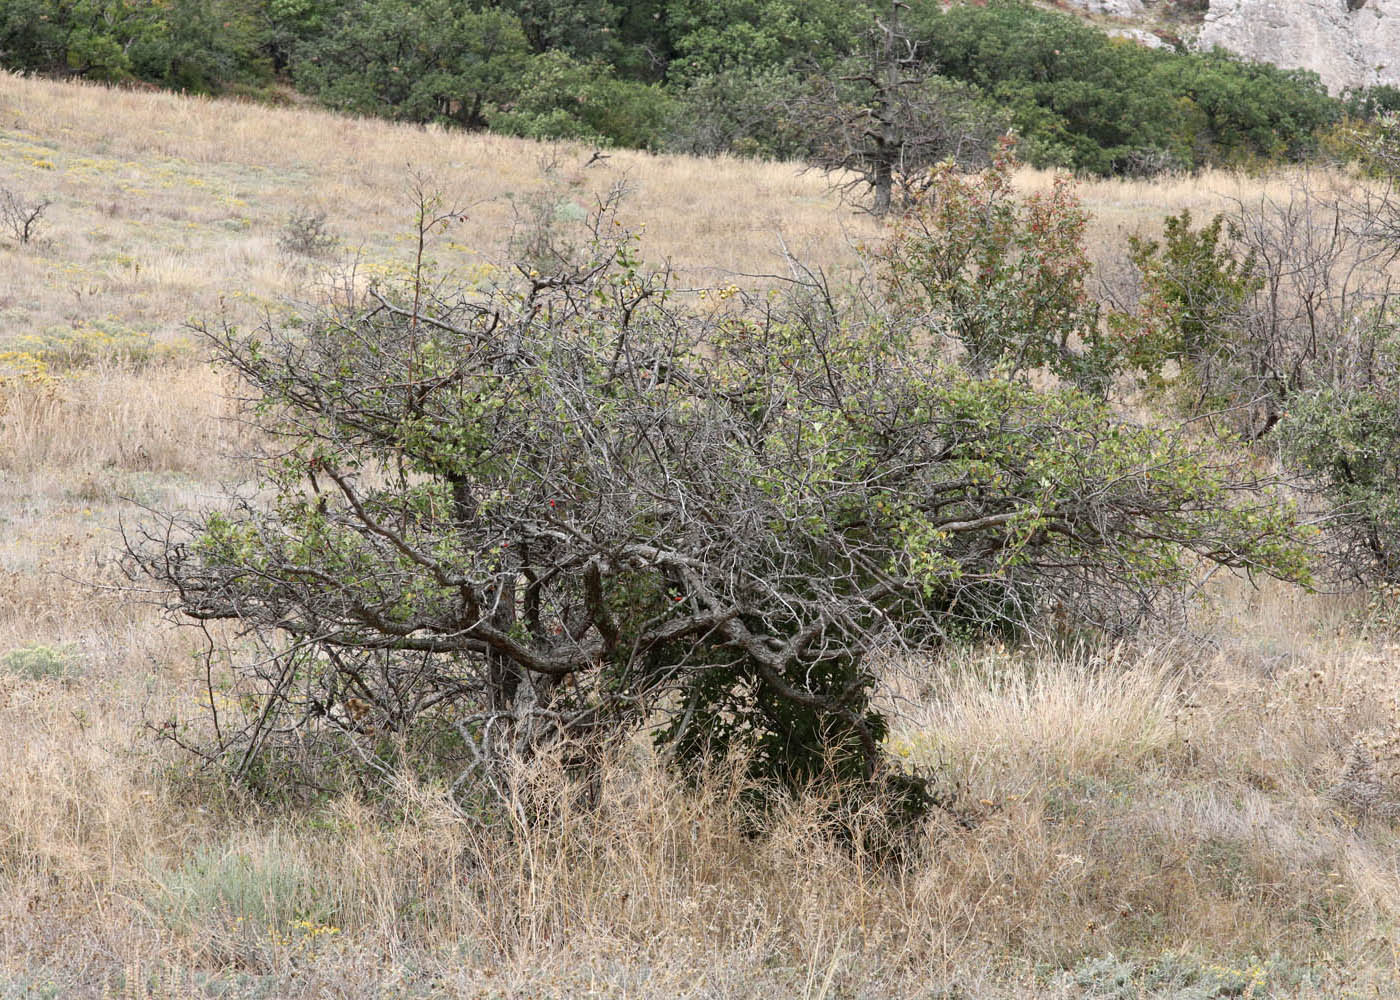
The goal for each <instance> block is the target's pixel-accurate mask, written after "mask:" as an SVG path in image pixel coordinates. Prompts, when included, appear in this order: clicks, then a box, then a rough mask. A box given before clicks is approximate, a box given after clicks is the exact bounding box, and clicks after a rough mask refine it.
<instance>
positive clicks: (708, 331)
mask: <svg viewBox="0 0 1400 1000" xmlns="http://www.w3.org/2000/svg"><path fill="white" fill-rule="evenodd" d="M954 184H955V181H954V178H952V177H951V176H949V177H945V178H944V179H943V180H942V185H943V187H945V188H947V189H948V191H939V192H937V193H936V194H935V195H933V196H931V197H933V198H941V197H943V195H945V194H948V193H950V192H954V191H955V187H954ZM609 204H612V203H611V202H609ZM419 216H420V220H421V226H420V235H421V236H422V237H424V238H431V237H432V236H433V234H436V233H440V232H442V230H443V229H444V228H446V227H450V226H451V225H452V223H453V220H454V219H455V218H456V213H454V212H451V211H439V210H437V209H435V208H434V207H433V205H432V204H431V203H429V202H423V203H421V204H420V212H419ZM1018 217H1019V216H1018ZM1030 217H1031V218H1032V219H1034V218H1036V216H1035V215H1034V213H1032V214H1031V216H1030ZM615 222H616V220H615V218H614V217H613V216H612V215H611V214H609V212H607V211H605V212H604V213H603V214H602V215H601V216H598V217H595V218H593V219H592V220H591V224H590V227H589V232H590V233H591V242H590V243H589V244H588V247H589V248H588V249H587V250H586V251H585V252H584V253H583V255H582V256H575V255H567V254H560V255H557V259H558V260H559V265H558V266H557V268H551V267H540V266H535V267H532V268H528V269H526V268H521V269H518V270H517V269H509V270H502V271H501V272H499V273H500V274H501V275H502V276H503V280H502V282H501V283H500V284H499V285H496V286H494V287H489V288H485V289H470V288H459V287H454V286H453V284H451V283H441V282H439V281H437V280H435V279H433V278H431V277H430V276H429V275H427V274H423V273H419V274H418V275H417V277H416V278H415V280H414V281H412V282H410V283H409V284H408V285H407V286H406V287H379V288H373V289H370V290H369V291H368V292H367V293H366V294H365V296H364V297H363V298H362V299H361V300H359V301H356V302H354V303H353V305H350V306H345V307H343V308H339V309H332V310H329V311H325V312H321V313H318V314H315V315H313V316H311V317H309V319H308V322H306V323H305V324H300V325H298V326H297V327H296V328H295V329H291V330H288V329H282V328H279V327H276V326H267V327H265V328H263V329H261V330H259V331H257V332H256V333H255V334H253V335H251V336H250V335H245V334H243V333H241V332H238V331H235V330H232V329H227V328H222V327H214V328H211V329H209V330H208V331H207V334H208V338H209V342H210V345H211V347H212V348H213V350H214V351H215V353H216V355H217V356H218V358H219V359H220V360H221V361H222V363H223V364H224V365H225V366H226V367H227V368H229V369H230V370H232V371H233V372H234V373H235V374H236V375H237V376H238V377H239V378H240V379H241V380H242V381H243V382H244V383H245V384H246V386H247V388H248V389H249V391H250V395H251V398H252V399H253V400H255V401H256V402H255V404H254V408H253V411H252V413H251V414H250V416H252V417H253V418H255V419H256V420H257V421H258V422H259V423H261V424H262V425H263V426H264V427H265V428H266V429H267V430H268V431H269V432H271V433H272V434H274V435H276V436H277V437H278V439H279V441H280V447H279V449H278V450H277V453H276V455H275V456H272V457H269V458H268V459H267V460H266V461H265V462H264V463H263V464H262V466H261V470H260V482H259V484H258V486H257V488H255V489H253V490H251V491H248V492H246V493H240V494H239V495H236V496H230V497H229V498H228V499H227V503H226V504H225V505H224V506H223V507H222V509H206V510H204V511H202V512H197V513H194V514H191V515H183V516H170V517H168V518H165V519H164V523H163V524H157V525H155V526H153V528H152V530H151V532H150V533H149V534H148V535H147V536H146V538H145V540H144V541H133V545H132V556H133V558H134V559H135V560H136V563H137V564H138V565H139V566H140V567H141V569H143V570H144V572H145V573H147V574H149V575H150V576H152V577H154V578H155V579H156V580H157V581H159V582H160V583H161V584H162V585H163V586H164V587H166V588H168V593H169V595H170V604H169V606H170V608H171V610H172V611H175V612H178V613H179V614H181V615H183V616H188V617H190V618H193V619H197V620H204V621H207V620H215V619H233V620H236V621H238V622H239V624H240V627H239V629H238V630H236V631H232V630H231V631H230V632H228V633H219V634H227V635H230V636H239V637H244V638H242V639H239V638H235V639H233V640H231V642H232V645H230V646H229V647H227V648H226V649H225V650H224V651H223V653H222V656H221V657H219V658H216V659H215V660H212V661H211V667H214V666H216V665H217V664H218V663H221V662H227V663H233V664H235V665H236V669H235V675H234V677H233V678H232V679H231V680H230V683H229V686H228V688H227V689H226V690H222V691H220V692H218V693H217V694H216V693H214V692H211V693H210V697H209V703H210V705H211V706H216V707H217V706H220V705H222V706H224V707H222V708H218V713H219V714H218V715H217V716H216V718H215V719H213V720H211V728H212V730H213V736H214V746H213V747H212V749H206V750H205V752H206V753H207V755H208V756H209V759H211V760H225V759H227V760H231V761H232V762H233V765H234V766H235V768H236V769H237V770H238V771H239V772H240V773H242V774H244V775H248V774H252V773H254V772H255V771H257V770H258V769H259V768H260V767H261V764H260V761H264V760H266V759H268V758H269V757H270V756H272V757H275V756H276V755H277V754H279V753H284V752H285V753H286V754H291V753H293V751H295V754H297V755H299V756H297V757H295V758H293V757H289V756H284V757H282V760H283V761H284V762H285V761H287V760H292V759H295V760H299V761H301V762H302V764H303V766H311V765H312V764H313V763H314V762H316V761H318V760H324V758H323V757H321V756H319V755H323V754H324V755H329V756H330V758H331V759H335V758H337V757H340V758H342V759H345V760H348V761H358V762H359V767H360V768H361V769H362V773H368V774H375V773H378V774H385V773H391V772H392V771H393V770H394V768H395V767H396V766H397V764H398V762H399V761H401V759H402V758H401V757H399V755H401V754H407V755H409V756H410V759H411V761H412V765H413V766H414V767H415V769H417V770H419V772H420V773H423V772H424V771H427V772H428V773H431V772H432V771H433V770H434V769H451V770H452V771H453V772H455V780H456V781H457V782H458V787H459V788H468V787H476V783H477V782H485V783H486V786H487V787H490V785H491V783H492V782H493V781H495V780H496V779H498V778H499V777H500V776H501V775H502V774H504V773H506V769H507V768H508V765H509V762H510V761H511V760H513V759H515V758H516V757H517V756H518V755H530V754H533V753H537V752H539V751H541V750H542V749H543V748H545V747H548V746H553V745H557V744H559V742H560V741H575V740H583V741H584V743H585V745H586V742H587V741H588V740H589V739H599V738H604V737H609V736H613V735H616V734H619V733H626V732H629V731H633V730H635V729H636V728H637V727H641V726H644V725H648V724H658V723H659V725H660V738H661V740H662V742H663V743H664V744H666V745H668V746H669V747H671V748H673V750H674V753H675V755H676V758H677V759H678V761H680V762H687V763H696V762H698V761H700V760H702V759H705V758H706V756H707V755H713V754H718V753H722V752H725V751H733V752H737V753H742V754H744V755H745V756H747V758H748V759H749V760H750V761H751V762H752V769H753V772H754V775H753V776H754V777H755V778H758V779H761V780H762V781H763V782H765V783H767V784H768V785H769V786H778V787H785V788H801V787H804V785H805V784H806V783H807V782H809V781H811V780H814V779H820V778H824V777H835V778H837V779H839V780H842V781H844V782H846V783H847V784H854V785H856V786H864V787H867V788H877V787H886V784H885V783H886V780H887V778H886V776H887V775H888V774H889V773H890V769H889V768H888V767H887V765H886V762H885V759H884V755H883V750H882V747H881V740H882V737H883V735H884V731H885V723H884V720H883V718H882V717H881V715H880V713H879V711H878V709H877V708H876V707H875V705H874V703H873V701H872V686H873V683H874V678H873V676H872V675H871V673H870V672H869V670H868V669H867V667H866V659H867V657H868V656H869V654H870V653H871V652H872V651H874V650H876V649H889V648H899V647H900V646H901V645H902V646H903V647H905V648H909V649H920V648H929V647H932V646H937V645H938V644H939V643H941V642H943V641H945V640H946V639H947V638H948V637H949V636H951V635H957V634H962V630H963V628H964V626H966V625H969V624H970V625H972V626H974V627H982V626H986V625H988V624H991V625H996V624H998V623H1001V624H1005V625H1008V626H1011V627H1015V626H1017V625H1028V624H1030V623H1032V622H1034V621H1035V620H1036V616H1037V615H1038V614H1039V613H1040V612H1041V611H1042V610H1043V606H1044V605H1045V604H1046V603H1050V602H1053V603H1054V604H1055V605H1056V606H1057V607H1058V608H1059V609H1060V610H1059V613H1061V614H1065V615H1080V616H1082V617H1083V619H1085V620H1087V621H1089V622H1091V623H1097V624H1100V625H1106V624H1109V623H1110V622H1117V623H1119V624H1125V623H1130V622H1131V621H1132V620H1133V619H1134V618H1135V617H1137V616H1139V615H1140V614H1142V613H1143V611H1144V610H1145V608H1147V607H1149V606H1150V604H1151V602H1152V600H1153V598H1154V597H1155V596H1156V595H1157V594H1158V593H1159V592H1160V591H1162V590H1163V589H1164V588H1170V587H1174V586H1177V585H1179V584H1181V583H1183V582H1184V581H1186V580H1188V579H1190V578H1191V577H1192V575H1193V573H1194V572H1195V570H1196V568H1197V566H1198V563H1199V560H1201V559H1206V560H1210V561H1214V562H1218V563H1223V564H1226V565H1229V566H1238V567H1246V568H1249V569H1251V570H1257V571H1260V572H1265V573H1272V574H1276V575H1279V576H1284V577H1290V578H1296V577H1300V576H1302V575H1304V574H1305V572H1306V570H1305V566H1304V563H1303V556H1302V553H1301V552H1300V550H1299V548H1298V546H1297V544H1296V541H1295V536H1296V533H1297V526H1296V525H1295V523H1294V521H1293V518H1292V516H1291V514H1290V513H1289V512H1288V511H1287V510H1286V509H1284V508H1283V507H1281V506H1280V505H1279V504H1278V503H1277V502H1276V501H1275V500H1274V499H1272V498H1271V497H1269V496H1267V495H1263V494H1258V493H1251V492H1247V491H1246V490H1245V486H1246V485H1247V484H1246V483H1245V482H1243V481H1240V480H1238V479H1237V478H1236V476H1237V473H1238V470H1237V469H1235V468H1233V467H1232V466H1230V465H1229V464H1228V463H1224V462H1222V461H1221V460H1220V459H1218V458H1216V457H1213V456H1211V455H1208V454H1205V453H1202V452H1200V451H1198V450H1197V448H1196V446H1195V445H1194V443H1193V441H1192V440H1191V439H1190V438H1189V437H1187V436H1183V435H1178V434H1174V433H1172V432H1170V431H1165V430H1157V429H1150V428H1146V427H1140V426H1136V425H1134V424H1132V423H1130V422H1128V421H1126V420H1124V419H1123V418H1122V417H1121V416H1120V415H1119V414H1118V413H1116V412H1115V410H1114V409H1113V408H1112V407H1110V406H1108V405H1106V404H1105V403H1104V402H1102V401H1100V400H1098V399H1096V398H1094V397H1092V396H1089V395H1086V394H1085V393H1083V392H1081V391H1079V390H1078V389H1076V388H1073V387H1062V388H1050V387H1041V385H1040V381H1041V380H1032V379H1030V378H1011V377H1005V374H1004V373H1003V374H998V375H997V376H995V377H983V376H981V375H980V374H977V373H974V372H970V371H967V370H964V369H961V368H959V367H956V366H952V365H950V364H948V363H947V362H946V361H944V360H943V359H942V358H941V356H940V353H941V352H940V351H939V350H938V345H936V344H933V345H930V344H929V342H928V339H927V337H926V335H925V334H926V329H925V327H923V326H922V325H921V324H920V323H918V322H916V321H913V322H911V317H910V315H909V314H908V313H906V312H905V311H903V310H900V309H890V308H888V307H887V306H886V305H885V304H884V302H883V301H882V300H876V301H870V300H867V299H864V298H856V299H850V300H848V299H846V298H843V297H841V296H838V295H836V294H835V293H834V292H833V291H832V290H831V289H829V288H827V287H826V286H825V285H823V284H822V283H821V282H818V281H815V280H812V281H808V282H803V283H799V284H798V286H796V287H794V288H793V289H791V290H790V291H789V292H788V293H786V294H777V295H769V294H766V293H765V294H761V295H758V296H756V297H755V298H754V299H752V300H749V299H747V298H745V297H744V296H742V295H738V294H737V293H736V292H735V290H733V289H724V290H721V291H720V292H719V293H718V294H719V297H720V298H721V299H722V300H723V301H724V307H723V308H719V309H716V308H713V307H712V306H709V305H706V304H703V303H698V302H696V301H695V300H693V299H689V298H687V296H685V295H683V294H682V293H681V292H680V291H679V290H678V289H677V288H675V287H674V286H673V285H672V284H671V282H670V278H669V275H668V274H667V273H666V272H665V271H660V272H658V271H652V270H649V269H647V268H646V267H644V266H643V264H642V262H641V260H640V259H639V257H638V255H637V250H636V241H635V238H634V237H632V236H631V235H629V234H627V233H626V232H625V231H624V230H623V229H622V228H621V227H620V226H617V225H615ZM967 231H968V232H969V233H975V232H976V229H975V227H968V229H967ZM905 238H910V239H918V238H919V237H918V236H917V234H914V233H910V234H909V235H908V237H906V236H905V235H903V234H900V233H896V235H895V237H894V239H895V240H896V242H898V241H900V240H901V239H905ZM1059 238H1060V240H1061V243H1060V244H1059V245H1061V246H1063V245H1064V243H1065V242H1072V240H1071V239H1070V234H1069V233H1068V231H1066V232H1064V233H1061V234H1060V237H1059ZM1003 250H1004V248H1003V246H1002V245H1001V243H1000V242H998V241H996V240H989V241H988V246H987V247H985V248H979V247H975V246H974V247H972V248H971V253H972V256H973V257H974V258H976V257H978V256H982V255H985V256H987V257H988V258H989V259H993V260H995V259H999V258H1000V256H1001V255H1002V254H1003ZM890 256H891V257H892V258H899V257H901V254H900V253H899V251H898V250H897V249H893V250H891V251H890ZM904 257H906V258H907V259H908V265H907V269H906V271H905V277H906V278H907V279H908V280H910V281H915V282H918V281H920V278H919V275H918V271H919V269H920V268H921V267H923V263H922V261H921V258H919V257H918V256H917V255H912V254H910V255H904ZM539 259H540V260H541V261H543V260H546V259H547V257H545V256H541V257H540V258H539ZM799 273H800V272H799ZM926 287H928V288H930V289H932V291H931V292H930V294H931V295H935V296H937V295H939V294H941V293H940V292H938V291H937V288H938V285H937V284H936V283H930V284H928V285H927V286H926ZM991 287H992V288H993V290H994V291H995V290H996V289H997V288H1001V286H997V285H994V286H991ZM1003 290H1004V291H1007V292H1008V294H1006V295H996V294H993V295H988V296H987V297H986V298H985V300H984V305H985V307H986V308H987V309H989V310H997V309H999V310H1004V311H1006V312H1007V313H1008V315H1007V316H1004V317H1001V318H999V319H998V320H997V321H996V325H997V327H998V328H999V329H1014V330H1027V329H1029V328H1030V327H1031V323H1030V322H1029V317H1026V316H1013V315H1009V314H1011V313H1014V312H1016V311H1018V310H1022V309H1025V308H1032V307H1036V308H1038V306H1037V305H1036V303H1037V301H1038V300H1036V299H1035V298H1033V297H1027V296H1025V295H1019V294H1010V293H1011V286H1010V284H1009V283H1008V284H1007V285H1006V286H1005V288H1004V289H1003ZM342 301H343V300H342ZM1069 304H1070V305H1073V303H1069ZM930 306H931V307H932V308H933V309H935V310H940V309H944V308H947V307H948V304H947V303H946V302H944V301H943V300H942V299H935V300H934V301H931V302H930ZM1056 359H1057V356H1055V355H1050V356H1047V358H1046V361H1045V363H1047V364H1052V365H1053V364H1055V363H1057V360H1056ZM1017 597H1019V598H1021V601H1019V602H1018V601H1017V600H1016V599H1015V598H1017ZM1009 598H1011V599H1009ZM1118 616H1125V617H1118ZM251 638H256V639H257V640H258V644H257V647H258V648H257V650H256V651H255V650H251V649H245V648H244V646H243V645H241V643H243V642H246V641H248V639H251ZM164 731H165V732H167V733H168V734H170V735H172V736H174V737H175V738H177V739H182V740H188V739H189V736H188V732H187V730H186V729H185V727H183V726H182V725H181V724H180V723H179V720H171V721H170V722H169V723H168V724H167V726H166V727H165V730H164ZM574 745H578V744H574ZM262 773H264V774H275V773H278V771H277V770H276V769H268V768H264V769H262ZM316 780H317V781H318V782H320V781H325V780H327V779H326V777H325V773H324V772H322V773H320V774H318V775H317V777H316ZM898 801H899V802H900V803H901V808H903V807H906V806H910V805H915V806H916V805H917V804H918V801H920V797H919V791H918V788H917V785H908V784H905V785H904V786H902V791H900V792H899V795H898Z"/></svg>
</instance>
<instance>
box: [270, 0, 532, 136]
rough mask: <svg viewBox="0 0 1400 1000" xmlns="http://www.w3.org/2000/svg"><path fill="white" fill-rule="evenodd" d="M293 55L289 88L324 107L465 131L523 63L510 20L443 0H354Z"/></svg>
mask: <svg viewBox="0 0 1400 1000" xmlns="http://www.w3.org/2000/svg"><path fill="white" fill-rule="evenodd" d="M299 53H300V57H299V59H298V62H297V65H296V69H295V79H296V82H297V85H298V86H300V87H302V88H304V89H306V90H307V91H308V92H309V93H312V94H314V95H316V96H317V97H318V98H320V99H321V100H322V101H324V102H325V103H326V104H328V105H330V106H331V107H335V108H341V109H343V110H346V111H357V112H361V113H365V114H375V115H382V116H384V117H386V118H395V119H399V120H403V121H414V122H451V123H454V124H457V125H462V126H465V127H468V128H482V127H484V126H485V125H486V122H487V118H488V115H489V114H490V110H491V109H492V108H493V107H494V106H495V105H497V104H500V103H502V102H504V101H508V100H509V99H510V98H511V97H512V96H513V95H514V94H515V93H517V91H518V90H519V88H520V85H521V79H522V76H523V74H524V73H525V72H526V71H527V69H528V67H529V66H530V59H529V46H528V44H527V43H526V40H525V34H524V32H523V31H522V30H521V27H520V22H519V21H518V20H517V19H516V18H515V16H514V15H512V14H508V13H506V12H503V11H499V10H483V11H476V10H473V9H471V8H470V7H468V6H466V5H463V4H459V3H455V2H452V0H357V2H354V3H352V4H350V5H349V6H347V7H345V8H344V9H343V10H342V11H341V12H340V14H339V15H338V16H337V17H336V18H335V19H334V21H333V22H331V24H330V26H329V27H328V29H327V31H326V33H325V34H324V35H322V36H321V37H320V38H318V39H316V40H314V41H312V42H308V43H307V44H306V45H305V46H303V47H302V48H301V49H300V50H299Z"/></svg>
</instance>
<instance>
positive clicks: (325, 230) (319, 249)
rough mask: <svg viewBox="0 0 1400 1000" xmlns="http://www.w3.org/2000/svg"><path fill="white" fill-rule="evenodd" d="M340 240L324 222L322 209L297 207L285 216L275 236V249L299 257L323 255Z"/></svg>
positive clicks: (326, 254)
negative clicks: (282, 224)
mask: <svg viewBox="0 0 1400 1000" xmlns="http://www.w3.org/2000/svg"><path fill="white" fill-rule="evenodd" d="M339 244H340V240H339V239H337V238H336V235H335V233H333V232H331V229H330V226H329V225H328V224H327V223H326V213H325V210H324V209H313V208H298V209H297V210H296V211H294V212H293V213H292V214H291V215H290V216H288V217H287V223H286V225H284V226H283V227H282V232H281V233H280V234H279V235H278V237H277V249H278V250H281V251H282V252H283V253H285V254H291V255H294V256H299V257H325V256H328V255H329V254H330V253H331V252H332V251H334V250H335V248H336V247H337V246H339Z"/></svg>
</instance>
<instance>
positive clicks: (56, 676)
mask: <svg viewBox="0 0 1400 1000" xmlns="http://www.w3.org/2000/svg"><path fill="white" fill-rule="evenodd" d="M0 668H3V669H4V670H5V672H7V673H11V674H15V675H17V676H19V677H27V678H29V679H30V680H35V681H42V680H55V681H69V680H73V679H75V678H77V677H79V676H80V675H81V674H82V672H83V670H82V664H81V662H80V661H79V659H78V654H77V650H76V649H75V648H74V647H73V646H71V645H68V644H64V645H61V646H41V645H37V644H36V645H31V646H20V647H17V648H15V649H12V650H10V651H9V652H8V653H6V654H5V655H4V656H0Z"/></svg>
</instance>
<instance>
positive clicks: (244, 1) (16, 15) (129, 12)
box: [0, 0, 266, 92]
mask: <svg viewBox="0 0 1400 1000" xmlns="http://www.w3.org/2000/svg"><path fill="white" fill-rule="evenodd" d="M260 7H261V4H260V3H259V2H258V0H235V2H232V3H225V2H216V0H170V2H169V3H163V4H138V3H128V2H124V0H7V2H6V3H4V4H3V5H0V66H4V67H6V68H9V69H19V70H30V71H34V72H39V73H49V74H54V75H62V76H79V77H84V78H86V79H92V80H103V81H113V82H115V81H122V80H128V79H132V78H135V79H141V80H147V81H150V82H152V83H157V84H160V85H161V86H165V87H171V88H175V89H180V90H192V91H198V92H212V91H217V90H219V89H221V88H223V87H225V86H227V85H228V84H231V83H235V82H240V81H257V80H261V79H264V78H265V76H266V68H265V66H264V65H263V63H262V60H261V54H260V50H259V43H260V40H261V39H260V34H259V29H258V25H257V20H256V15H257V11H258V9H259V8H260Z"/></svg>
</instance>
